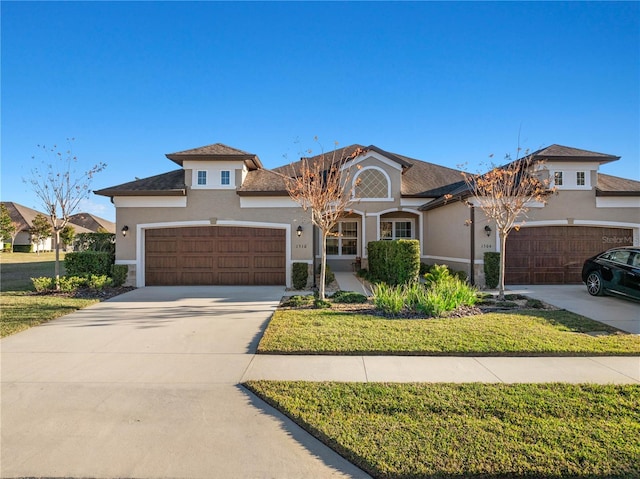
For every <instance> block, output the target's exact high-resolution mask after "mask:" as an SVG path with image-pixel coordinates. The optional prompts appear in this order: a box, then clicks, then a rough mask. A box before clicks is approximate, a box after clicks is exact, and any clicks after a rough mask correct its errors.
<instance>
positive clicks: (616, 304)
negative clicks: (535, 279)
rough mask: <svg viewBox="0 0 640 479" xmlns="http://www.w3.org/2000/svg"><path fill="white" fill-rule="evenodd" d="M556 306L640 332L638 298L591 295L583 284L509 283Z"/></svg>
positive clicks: (610, 324) (524, 292)
mask: <svg viewBox="0 0 640 479" xmlns="http://www.w3.org/2000/svg"><path fill="white" fill-rule="evenodd" d="M507 288H508V289H509V293H520V294H525V295H527V296H529V297H531V298H536V299H539V300H541V301H544V302H545V303H549V304H552V305H553V306H556V307H558V308H563V309H566V310H567V311H572V312H574V313H577V314H581V315H582V316H586V317H587V318H591V319H595V320H596V321H600V322H601V323H605V324H608V325H609V326H613V327H614V328H618V329H620V330H622V331H626V332H628V333H633V334H640V302H637V301H633V300H631V299H625V298H621V297H614V296H591V295H590V294H589V293H587V287H586V286H585V285H584V284H558V285H534V286H529V285H528V286H508V287H507Z"/></svg>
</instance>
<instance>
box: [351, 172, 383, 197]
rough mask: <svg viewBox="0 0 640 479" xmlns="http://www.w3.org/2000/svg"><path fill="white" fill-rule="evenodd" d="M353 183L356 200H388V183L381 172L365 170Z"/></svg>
mask: <svg viewBox="0 0 640 479" xmlns="http://www.w3.org/2000/svg"><path fill="white" fill-rule="evenodd" d="M353 181H354V196H355V197H356V198H389V181H388V180H387V176H386V175H385V174H384V173H383V172H382V171H381V170H377V169H374V168H365V169H364V170H362V171H360V172H359V173H358V174H357V175H356V177H355V178H354V179H353Z"/></svg>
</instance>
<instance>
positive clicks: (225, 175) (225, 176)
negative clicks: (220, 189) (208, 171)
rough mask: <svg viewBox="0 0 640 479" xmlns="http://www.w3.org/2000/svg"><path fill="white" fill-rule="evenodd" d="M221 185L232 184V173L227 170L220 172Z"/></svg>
mask: <svg viewBox="0 0 640 479" xmlns="http://www.w3.org/2000/svg"><path fill="white" fill-rule="evenodd" d="M220 184H221V185H230V184H231V172H230V171H227V170H223V171H221V172H220Z"/></svg>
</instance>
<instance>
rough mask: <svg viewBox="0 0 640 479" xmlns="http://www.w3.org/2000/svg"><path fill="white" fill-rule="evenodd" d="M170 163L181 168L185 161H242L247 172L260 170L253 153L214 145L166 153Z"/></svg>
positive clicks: (218, 144) (260, 164) (258, 160)
mask: <svg viewBox="0 0 640 479" xmlns="http://www.w3.org/2000/svg"><path fill="white" fill-rule="evenodd" d="M165 156H166V157H167V158H169V159H170V160H171V161H173V162H175V163H177V164H179V165H180V166H182V164H183V162H184V161H185V160H187V161H244V163H245V165H246V166H247V168H248V169H249V170H256V169H259V168H262V163H261V162H260V158H258V156H257V155H254V154H253V153H249V152H246V151H243V150H239V149H238V148H233V147H231V146H227V145H224V144H222V143H214V144H213V145H205V146H199V147H198V148H192V149H190V150H184V151H178V152H176V153H167V154H166V155H165Z"/></svg>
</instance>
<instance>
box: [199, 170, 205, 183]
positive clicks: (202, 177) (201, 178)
mask: <svg viewBox="0 0 640 479" xmlns="http://www.w3.org/2000/svg"><path fill="white" fill-rule="evenodd" d="M198 184H199V185H206V184H207V172H206V171H198Z"/></svg>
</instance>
